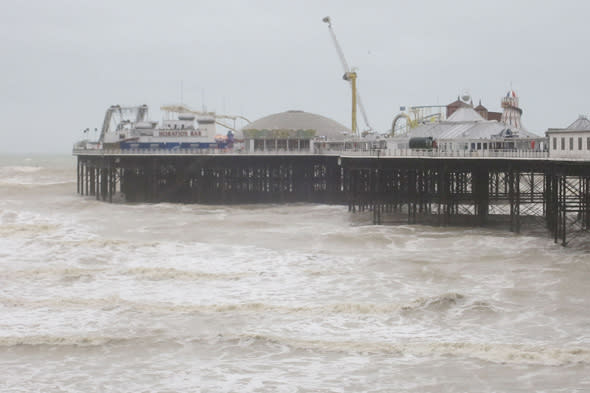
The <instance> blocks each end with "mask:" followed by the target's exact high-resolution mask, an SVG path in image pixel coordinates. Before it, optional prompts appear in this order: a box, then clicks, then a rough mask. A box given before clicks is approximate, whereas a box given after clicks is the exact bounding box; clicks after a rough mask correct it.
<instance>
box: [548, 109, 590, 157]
mask: <svg viewBox="0 0 590 393" xmlns="http://www.w3.org/2000/svg"><path fill="white" fill-rule="evenodd" d="M545 134H546V135H547V138H548V139H549V145H550V148H549V157H551V158H575V159H586V160H588V159H590V120H589V119H588V117H587V116H584V115H580V116H579V117H578V119H577V120H576V121H574V122H573V123H572V124H570V125H569V126H568V127H566V128H550V129H548V130H547V132H546V133H545Z"/></svg>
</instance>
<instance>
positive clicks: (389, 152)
mask: <svg viewBox="0 0 590 393" xmlns="http://www.w3.org/2000/svg"><path fill="white" fill-rule="evenodd" d="M73 154H74V155H86V156H88V155H89V156H147V155H149V156H190V155H250V156H261V155H262V156H284V155H298V156H300V155H325V156H354V157H384V158H385V157H424V158H522V159H545V158H549V153H548V152H544V151H531V150H476V151H469V150H457V151H440V150H419V149H374V150H352V149H351V150H337V149H334V150H332V149H321V148H317V149H314V150H313V151H310V150H284V149H279V150H256V151H253V152H250V151H246V150H244V149H236V150H233V149H174V150H170V149H124V150H123V149H80V148H74V150H73Z"/></svg>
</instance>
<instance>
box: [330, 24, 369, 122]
mask: <svg viewBox="0 0 590 393" xmlns="http://www.w3.org/2000/svg"><path fill="white" fill-rule="evenodd" d="M322 21H323V22H324V23H327V24H328V30H330V36H331V37H332V42H333V43H334V47H335V48H336V52H337V54H338V57H339V58H340V63H341V64H342V68H343V69H344V77H343V79H344V80H346V81H348V82H349V83H350V85H351V88H352V93H353V94H355V95H356V97H354V99H353V102H355V105H354V106H355V107H354V108H353V109H352V110H353V121H352V122H353V126H352V128H353V132H354V131H356V103H358V106H359V108H360V110H361V114H362V115H363V120H364V122H365V126H366V127H367V129H368V130H369V131H372V130H373V128H372V127H371V125H370V124H369V118H368V117H367V112H366V111H365V106H364V105H363V102H362V100H361V96H360V94H359V91H358V87H356V72H354V77H352V73H351V70H350V67H349V66H348V62H347V61H346V57H345V56H344V52H343V51H342V47H341V46H340V43H339V42H338V39H337V38H336V33H334V29H333V28H332V21H331V19H330V17H329V16H326V17H325V18H324V19H322Z"/></svg>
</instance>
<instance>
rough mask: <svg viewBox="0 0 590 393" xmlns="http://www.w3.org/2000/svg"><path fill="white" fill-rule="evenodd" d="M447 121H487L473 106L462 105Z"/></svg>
mask: <svg viewBox="0 0 590 393" xmlns="http://www.w3.org/2000/svg"><path fill="white" fill-rule="evenodd" d="M447 121H451V122H459V121H485V119H484V118H483V117H481V116H480V115H479V113H477V112H476V111H475V110H474V109H473V108H471V107H462V108H459V109H457V110H456V111H455V112H453V114H452V115H451V116H449V117H448V118H447Z"/></svg>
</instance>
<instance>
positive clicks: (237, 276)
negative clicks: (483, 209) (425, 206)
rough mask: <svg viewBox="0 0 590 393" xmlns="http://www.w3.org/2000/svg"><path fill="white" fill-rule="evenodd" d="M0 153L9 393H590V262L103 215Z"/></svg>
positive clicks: (552, 252) (317, 228)
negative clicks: (540, 392)
mask: <svg viewBox="0 0 590 393" xmlns="http://www.w3.org/2000/svg"><path fill="white" fill-rule="evenodd" d="M74 165H75V161H74V159H73V158H71V157H66V156H64V157H43V156H30V157H24V156H9V157H0V224H1V225H0V315H2V318H1V319H0V369H1V370H2V372H1V373H0V391H1V392H31V391H42V392H87V391H88V392H89V391H105V392H107V391H109V392H110V391H112V392H146V391H150V392H200V391H202V392H318V391H320V392H425V391H431V392H463V391H478V392H532V391H543V392H571V391H579V392H583V391H590V333H589V332H590V309H589V306H588V304H589V301H590V291H589V290H588V287H589V284H590V253H589V251H588V247H587V246H585V245H584V244H583V243H582V244H579V245H578V246H575V247H571V248H565V249H564V248H561V247H560V246H557V245H554V244H553V242H552V241H551V240H550V239H549V238H548V237H545V236H536V235H527V234H524V235H518V236H515V235H513V234H510V233H509V232H504V231H501V230H484V229H465V228H435V227H426V226H403V225H402V226H373V225H364V222H366V221H367V220H363V217H362V216H361V217H359V216H357V215H351V214H350V213H348V212H347V210H346V208H345V207H339V206H323V205H304V204H299V205H286V206H281V205H261V206H253V205H248V206H231V207H228V206H202V205H174V204H157V205H148V204H139V205H126V204H112V205H111V204H107V203H103V202H97V201H95V200H94V199H92V198H85V197H80V196H77V195H76V194H75V188H76V185H75V183H74V181H75V166H74Z"/></svg>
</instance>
